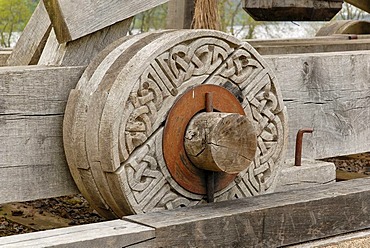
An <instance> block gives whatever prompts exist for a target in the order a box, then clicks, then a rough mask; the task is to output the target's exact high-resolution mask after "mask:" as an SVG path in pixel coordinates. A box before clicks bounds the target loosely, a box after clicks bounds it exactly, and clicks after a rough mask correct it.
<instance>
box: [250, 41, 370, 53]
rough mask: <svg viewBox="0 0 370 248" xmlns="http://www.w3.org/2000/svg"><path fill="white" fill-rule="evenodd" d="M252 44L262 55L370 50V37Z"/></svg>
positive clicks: (256, 42) (252, 42) (253, 42)
mask: <svg viewBox="0 0 370 248" xmlns="http://www.w3.org/2000/svg"><path fill="white" fill-rule="evenodd" d="M250 43H251V45H252V46H253V47H254V48H255V49H256V50H257V51H258V52H259V53H260V54H262V55H278V54H282V55H284V54H295V53H323V52H344V51H361V50H370V39H354V40H348V39H346V40H344V39H333V40H331V39H315V38H314V39H309V40H307V39H302V40H295V41H285V40H281V41H280V40H274V41H270V42H263V41H262V42H259V41H254V40H250Z"/></svg>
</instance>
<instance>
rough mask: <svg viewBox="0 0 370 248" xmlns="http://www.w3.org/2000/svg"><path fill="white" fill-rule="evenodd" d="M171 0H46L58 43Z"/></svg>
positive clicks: (75, 38) (77, 37)
mask: <svg viewBox="0 0 370 248" xmlns="http://www.w3.org/2000/svg"><path fill="white" fill-rule="evenodd" d="M167 1H168V0H146V1H137V0H126V1H100V0H79V1H71V0H44V3H45V6H46V9H47V11H48V13H49V16H50V19H51V22H52V23H53V27H54V29H55V33H56V37H57V39H58V41H59V43H65V42H68V41H73V40H77V39H79V38H81V37H83V36H86V35H88V34H92V33H94V32H96V31H99V30H101V29H104V28H106V27H109V26H111V25H113V24H115V23H117V22H121V21H123V20H125V19H128V18H130V17H133V16H135V15H136V14H138V13H140V12H143V11H145V10H148V9H151V8H154V7H156V6H158V5H160V4H163V3H166V2H167Z"/></svg>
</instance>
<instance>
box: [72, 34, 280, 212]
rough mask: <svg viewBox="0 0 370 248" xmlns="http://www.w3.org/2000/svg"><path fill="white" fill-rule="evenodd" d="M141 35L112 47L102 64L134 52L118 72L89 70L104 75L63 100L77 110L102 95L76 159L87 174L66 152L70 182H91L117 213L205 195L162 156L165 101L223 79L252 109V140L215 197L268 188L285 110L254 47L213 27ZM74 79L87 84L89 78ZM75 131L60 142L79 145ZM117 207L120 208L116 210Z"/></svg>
mask: <svg viewBox="0 0 370 248" xmlns="http://www.w3.org/2000/svg"><path fill="white" fill-rule="evenodd" d="M141 39H146V42H145V43H144V42H142V43H134V42H133V41H131V43H133V44H134V45H136V46H138V44H139V46H140V48H138V47H135V49H134V48H133V47H134V45H133V44H131V45H127V48H126V50H124V49H122V46H121V48H120V49H121V50H120V51H117V49H118V48H112V51H111V52H110V53H109V54H108V55H107V56H106V58H104V59H101V61H100V63H101V64H103V63H108V62H107V61H110V60H109V59H107V58H109V57H110V56H112V58H113V55H114V56H116V57H115V58H117V53H122V54H124V53H128V52H127V51H129V50H130V49H134V51H135V54H131V56H132V58H131V59H129V60H127V61H126V62H125V63H123V64H122V65H121V67H117V68H119V69H117V70H120V71H119V72H116V73H112V72H110V71H109V69H107V70H106V71H105V72H104V71H103V72H102V71H100V72H94V73H93V74H97V73H103V74H104V76H103V77H101V78H102V79H101V82H98V84H99V87H97V88H96V90H94V93H93V94H89V96H87V97H86V98H81V97H80V98H77V102H78V104H80V105H81V106H82V105H83V106H84V108H76V107H73V108H72V107H71V108H69V109H68V108H67V110H68V111H69V112H71V115H73V116H76V115H78V114H79V112H81V114H83V113H82V111H86V109H89V108H90V107H91V106H93V104H92V102H94V100H95V99H100V100H101V103H99V104H95V105H94V108H96V105H98V109H100V110H99V111H98V113H99V114H96V115H97V116H96V117H94V118H95V119H94V120H93V121H94V122H96V123H97V124H96V125H95V126H96V130H98V132H99V134H95V136H96V142H97V143H98V144H97V145H96V147H95V148H92V147H90V146H86V147H85V148H83V149H86V154H87V157H88V158H87V159H85V160H83V161H82V163H84V165H83V166H81V165H79V168H84V170H88V171H90V170H91V171H92V175H93V176H92V178H89V179H82V180H79V179H80V178H81V173H79V171H80V170H82V169H77V170H76V168H75V167H76V166H77V165H76V163H74V162H73V161H75V160H72V159H69V160H70V161H72V163H70V167H73V168H71V171H74V172H73V173H72V174H73V175H74V177H75V178H77V180H76V183H77V184H78V185H79V184H80V185H81V188H84V187H85V188H86V187H87V184H88V183H90V184H93V185H96V188H98V191H99V192H98V193H99V196H100V198H101V202H102V203H104V204H107V205H108V206H109V209H108V210H110V211H112V212H114V213H115V214H116V215H121V213H120V212H119V211H121V212H123V213H141V212H149V211H156V210H161V209H162V210H163V209H172V208H178V207H185V206H192V205H196V204H200V203H202V202H204V199H203V198H205V196H203V195H197V194H194V193H191V192H189V191H187V190H186V189H184V188H182V187H181V186H179V185H178V184H177V183H176V181H175V180H174V179H173V178H172V177H171V174H170V173H169V171H168V169H167V167H166V164H165V161H164V159H163V152H162V146H161V144H162V141H161V140H162V135H163V134H162V133H163V125H164V123H165V121H166V116H167V114H168V112H169V110H170V108H171V106H172V105H173V104H174V102H175V101H176V99H178V98H179V97H180V96H181V95H182V94H183V93H184V92H186V91H187V90H188V89H189V88H191V87H194V86H196V85H200V84H219V85H224V84H226V83H227V84H231V85H232V87H234V88H235V89H236V90H237V91H238V92H239V95H238V96H237V97H238V99H240V101H241V105H242V106H243V108H244V110H245V112H246V114H248V115H251V116H252V117H253V121H254V125H255V128H256V130H257V133H258V135H257V136H258V147H257V152H256V156H255V159H254V161H253V163H252V165H251V166H250V167H249V168H248V170H246V171H243V172H241V173H240V174H239V175H238V176H237V177H236V179H235V180H234V182H232V183H231V184H230V185H229V186H228V187H227V188H225V189H223V190H221V191H220V192H216V195H215V196H216V201H221V200H227V199H233V198H241V197H248V196H253V195H258V194H261V193H264V192H265V191H272V190H273V187H274V180H275V177H276V173H277V172H278V171H279V167H280V161H281V159H282V157H283V155H284V152H285V146H284V144H285V143H286V132H287V131H286V126H285V122H286V120H285V118H286V117H285V111H284V107H283V104H282V97H281V95H280V92H279V89H278V86H277V85H276V82H275V78H274V76H273V75H272V74H271V71H270V70H269V69H268V68H267V67H266V65H265V63H264V62H263V61H262V59H261V58H260V57H259V55H258V54H257V53H256V52H255V51H254V50H253V48H251V47H250V46H249V45H248V44H246V43H241V42H240V41H238V40H236V39H235V38H233V37H230V36H227V35H225V34H222V33H220V32H215V31H199V30H198V31H173V32H164V33H162V34H158V33H157V34H156V35H152V36H150V35H148V36H145V37H144V38H141ZM137 41H138V42H139V41H140V39H137ZM125 42H126V44H128V43H127V41H125ZM113 60H114V59H113ZM96 63H98V62H96ZM106 67H107V68H110V67H109V66H106ZM111 67H114V63H113V65H112V66H111ZM87 71H88V70H87ZM91 78H96V77H94V75H93V76H92V77H91ZM104 78H106V80H104ZM90 81H91V80H90ZM80 83H81V84H89V83H90V84H91V82H89V80H85V82H80ZM80 89H83V87H81V86H80ZM102 96H104V97H102ZM81 102H83V103H84V104H82V103H81ZM78 104H77V105H78ZM92 110H93V109H92ZM92 110H89V111H92ZM89 121H91V120H88V119H87V118H85V119H82V121H79V122H78V125H77V124H70V125H69V126H68V125H67V128H72V129H73V128H74V129H76V130H81V127H84V128H85V129H84V131H83V133H84V135H85V136H88V137H89V136H91V135H94V133H93V132H91V129H88V128H87V129H86V127H87V126H88V125H87V123H88V122H89ZM74 133H76V132H72V135H71V136H72V138H73V139H72V140H67V142H70V143H71V144H69V145H68V144H67V146H70V147H72V148H78V147H79V146H77V145H74V143H73V142H77V140H78V137H73V134H74ZM84 139H86V138H84ZM89 154H90V155H89ZM68 156H72V155H71V152H67V157H68ZM93 161H99V163H94V162H93ZM90 194H91V193H90ZM120 207H121V208H122V210H120V209H118V210H115V209H117V208H120Z"/></svg>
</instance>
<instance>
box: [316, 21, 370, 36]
mask: <svg viewBox="0 0 370 248" xmlns="http://www.w3.org/2000/svg"><path fill="white" fill-rule="evenodd" d="M334 34H370V22H369V21H365V20H338V21H331V22H329V23H327V24H325V25H324V26H322V27H321V28H320V29H319V31H317V33H316V36H326V35H334Z"/></svg>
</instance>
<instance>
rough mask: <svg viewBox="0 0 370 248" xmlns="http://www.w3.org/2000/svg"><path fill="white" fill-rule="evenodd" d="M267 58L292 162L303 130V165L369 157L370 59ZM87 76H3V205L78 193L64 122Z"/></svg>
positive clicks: (76, 70)
mask: <svg viewBox="0 0 370 248" xmlns="http://www.w3.org/2000/svg"><path fill="white" fill-rule="evenodd" d="M264 58H265V59H266V60H267V62H268V63H269V64H270V66H271V69H272V70H273V71H274V73H275V74H276V77H277V79H278V82H279V84H280V88H281V91H282V94H283V98H284V101H285V105H286V107H287V109H288V117H289V119H288V124H289V129H290V132H289V148H288V156H287V157H288V158H291V157H293V156H294V154H293V151H294V143H295V142H294V140H295V135H296V132H297V131H298V129H300V128H302V127H313V128H314V129H315V132H314V133H313V134H312V135H310V136H307V137H305V139H304V142H303V157H308V158H328V157H334V156H340V155H349V154H358V153H362V152H369V151H370V143H369V142H368V137H369V136H370V128H369V125H368V123H369V122H370V114H369V113H370V105H369V100H370V99H369V92H370V85H369V83H368V82H369V76H368V72H369V70H370V51H361V52H342V53H317V54H297V55H279V56H264ZM84 68H85V67H41V66H31V67H29V66H28V67H3V68H0V127H1V128H0V154H1V156H0V181H1V182H2V184H1V187H0V203H4V202H9V201H25V200H31V199H37V198H45V197H51V196H56V195H63V194H72V193H75V192H76V191H77V190H76V188H75V185H74V183H73V181H72V178H71V176H70V174H69V170H68V166H67V164H66V162H65V156H64V150H63V142H62V120H63V114H64V108H65V104H66V102H67V99H68V95H69V92H70V90H71V89H73V88H74V87H75V85H76V83H77V81H78V80H79V78H80V77H81V75H82V73H83V71H84ZM10 82H11V83H10Z"/></svg>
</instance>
